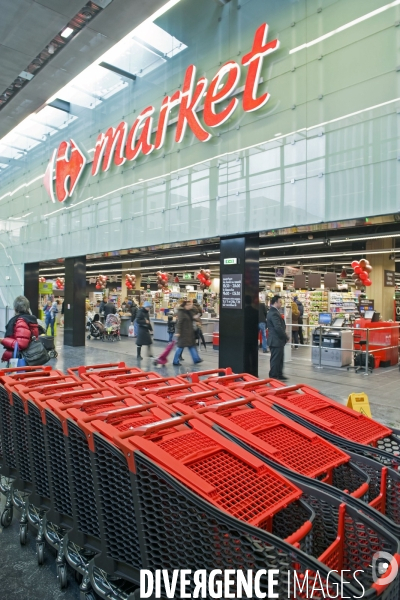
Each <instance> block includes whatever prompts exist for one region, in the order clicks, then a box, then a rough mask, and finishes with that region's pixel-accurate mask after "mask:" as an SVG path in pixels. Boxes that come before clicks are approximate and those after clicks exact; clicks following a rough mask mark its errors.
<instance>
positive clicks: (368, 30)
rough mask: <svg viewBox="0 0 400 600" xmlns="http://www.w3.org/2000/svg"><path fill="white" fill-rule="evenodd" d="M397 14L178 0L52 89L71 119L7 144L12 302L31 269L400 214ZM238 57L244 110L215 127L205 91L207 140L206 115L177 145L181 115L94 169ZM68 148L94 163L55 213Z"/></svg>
mask: <svg viewBox="0 0 400 600" xmlns="http://www.w3.org/2000/svg"><path fill="white" fill-rule="evenodd" d="M320 8H322V10H319V9H320ZM398 20H400V6H399V5H395V6H393V3H386V2H384V1H382V0H352V1H351V2H349V1H348V0H318V1H317V0H297V1H296V2H294V1H293V0H269V1H268V3H266V2H265V0H242V1H241V2H240V6H239V5H238V3H235V2H230V3H228V4H226V5H225V6H219V5H218V4H217V3H216V2H215V1H214V0H202V2H196V1H195V0H181V1H180V2H178V3H177V4H176V5H175V6H174V7H173V8H171V9H170V10H169V11H168V12H166V13H165V14H164V15H162V16H161V17H160V18H158V19H157V20H156V21H155V22H154V23H151V22H146V23H145V24H143V25H142V26H139V27H138V28H137V29H136V30H134V31H133V32H132V33H131V35H130V36H127V38H125V39H124V40H123V41H122V42H121V43H120V44H118V45H117V46H116V47H115V48H114V49H112V50H111V51H109V52H108V53H107V54H106V55H105V56H104V57H102V61H103V62H105V63H107V65H108V66H107V65H106V66H100V65H99V64H95V65H93V66H91V67H89V68H88V69H86V70H85V71H84V72H83V73H82V74H81V75H80V76H78V77H77V78H75V80H74V81H72V82H71V84H69V85H68V86H66V87H65V88H63V89H62V90H60V92H59V93H58V94H56V95H55V97H56V98H59V99H61V100H64V101H67V102H69V103H70V111H69V112H67V111H65V110H60V109H59V108H55V106H56V105H57V104H55V105H54V106H47V107H46V108H44V109H43V110H42V111H39V112H38V113H37V114H35V115H32V116H31V117H29V118H28V119H25V121H23V122H22V123H21V124H20V125H19V126H18V127H17V128H16V129H15V130H14V131H13V132H11V133H10V134H8V135H7V136H5V138H3V139H2V140H0V276H1V277H2V281H3V282H5V285H4V286H2V296H1V297H0V303H1V302H6V303H8V304H10V303H11V300H12V298H13V296H14V295H15V293H16V290H17V291H18V292H19V291H20V288H19V286H20V285H21V281H22V279H23V277H22V273H23V263H24V262H28V261H29V262H30V261H36V260H46V259H55V258H58V257H65V256H71V255H80V254H87V253H95V252H101V251H106V250H107V251H109V250H117V249H121V248H131V247H141V246H147V245H154V244H160V243H169V242H179V241H183V240H190V239H198V238H203V237H212V236H219V235H230V234H235V233H237V232H244V231H261V230H268V229H276V228H281V227H289V226H292V225H304V224H313V223H320V222H323V221H333V220H334V221H336V220H342V219H349V218H355V217H363V216H372V215H379V214H387V213H391V212H397V211H398V210H399V207H400V202H399V200H400V199H399V173H398V172H399V165H400V163H399V161H398V155H399V154H400V150H399V147H398V146H399V143H398V138H399V136H398V128H399V118H400V117H399V114H398V112H397V111H398V110H400V90H399V83H398V77H399V74H398V72H397V68H398V64H399V56H398V51H397V48H398V46H399V41H400V40H399V36H400V28H399V27H396V26H395V23H396V21H398ZM265 22H267V23H268V26H269V31H268V39H267V40H266V41H268V42H272V41H273V40H275V39H278V40H279V42H280V47H279V49H278V50H276V51H274V52H272V53H271V54H269V55H267V56H266V57H265V58H264V60H263V64H262V68H261V72H260V76H261V79H260V84H259V86H258V88H257V89H256V91H255V93H254V97H257V98H259V97H261V96H262V95H263V94H264V93H266V92H268V93H269V94H270V98H269V100H268V102H267V103H266V104H264V106H262V107H261V108H259V109H258V110H254V111H251V112H250V111H246V110H244V102H243V98H244V89H245V86H246V81H247V74H248V71H249V67H248V66H243V64H242V60H244V57H245V56H246V55H247V54H248V53H249V52H250V50H251V49H252V47H253V43H254V39H255V33H256V31H257V29H258V28H259V27H260V26H261V25H262V24H263V23H265ZM227 61H235V62H237V63H238V65H239V68H240V75H239V78H238V81H237V85H236V88H235V89H234V91H233V95H231V96H230V97H229V98H227V99H225V100H224V101H223V102H221V103H218V104H216V105H215V112H216V113H219V112H220V111H222V110H223V109H224V108H226V106H227V105H228V103H229V102H230V101H231V100H232V98H235V99H237V101H238V102H237V106H236V109H235V110H234V112H233V114H231V116H229V118H227V119H226V120H225V121H224V122H223V123H222V124H220V125H219V126H217V127H210V126H207V124H206V116H205V112H204V101H205V100H206V97H205V95H204V96H202V97H199V101H198V107H197V108H198V110H197V112H196V116H197V119H198V121H199V123H200V126H201V127H202V129H203V130H204V131H206V132H208V133H209V134H211V138H210V139H209V140H208V141H204V142H202V141H200V140H199V139H198V137H196V135H194V133H193V131H192V127H193V123H194V122H195V117H194V115H193V116H192V120H191V121H190V122H189V124H188V125H187V127H186V132H185V133H184V135H183V136H181V139H180V136H179V133H178V126H179V114H180V111H182V108H179V106H174V107H172V108H171V110H170V112H169V116H168V119H169V121H168V126H167V127H166V134H165V139H164V143H163V144H159V145H158V147H157V148H155V149H153V150H152V151H151V152H147V153H145V154H144V153H143V152H141V153H139V155H138V156H137V157H134V158H133V159H132V160H130V159H129V157H128V156H126V158H127V160H126V161H125V162H123V161H120V162H123V164H120V165H117V164H115V161H114V157H117V156H118V143H117V141H116V140H115V144H114V147H113V149H114V153H113V152H111V164H110V166H109V168H108V170H106V171H105V170H103V168H102V167H103V162H102V161H101V162H100V168H99V170H98V173H97V174H96V175H92V161H93V158H94V155H95V147H96V140H97V138H98V136H99V134H101V133H106V131H107V130H108V129H109V128H110V127H114V128H116V127H117V126H118V125H119V123H121V122H122V121H124V122H126V123H127V133H128V132H129V131H130V130H131V127H132V125H133V124H134V122H135V120H136V119H138V117H139V116H140V115H141V113H142V111H143V109H145V108H146V107H153V108H154V111H153V113H152V114H151V115H150V120H149V121H148V122H147V127H148V129H149V132H150V133H149V136H150V143H152V144H155V143H156V139H157V138H156V135H157V127H158V123H159V114H160V107H161V105H162V103H163V102H166V101H167V100H168V98H167V96H169V97H172V96H173V94H174V93H175V92H178V93H179V92H181V93H182V92H183V91H184V90H185V73H186V72H187V69H188V67H189V66H190V65H195V67H196V75H195V78H194V84H195V83H196V82H197V81H198V80H201V78H206V79H207V84H204V89H203V92H202V93H203V94H205V91H206V90H207V89H208V87H207V86H209V85H210V83H211V82H212V80H213V79H214V77H215V76H216V74H217V72H218V70H219V69H220V68H221V66H222V65H224V64H225V63H226V62H227ZM245 62H246V61H245ZM110 65H111V67H112V66H114V67H118V68H119V69H122V70H123V71H126V72H127V73H128V75H129V74H131V75H136V79H135V80H133V79H132V78H130V77H129V76H124V75H121V74H118V73H116V72H114V71H112V70H110V68H109V66H110ZM226 81H227V75H225V76H224V78H222V79H221V80H220V81H219V85H220V86H221V85H224V83H226ZM186 84H187V82H186ZM247 85H249V83H248V82H247ZM217 89H218V90H220V89H221V87H219V88H218V87H217ZM181 106H182V105H181ZM182 114H183V113H182ZM182 114H181V116H182ZM143 125H144V123H143V120H142V122H140V123H139V128H138V130H137V137H136V139H137V138H139V137H140V136H141V132H142V141H143V139H144V137H145V136H144V134H143ZM111 132H112V130H111ZM131 137H132V136H131ZM64 140H65V141H68V142H69V141H70V140H73V141H74V142H75V143H76V144H77V146H78V148H79V149H80V150H81V151H82V152H83V154H84V155H85V156H86V158H87V165H86V168H85V170H84V172H83V174H82V176H81V178H80V180H79V182H78V184H77V186H76V189H75V191H74V193H73V195H72V197H71V198H68V199H67V200H66V201H65V202H64V203H59V202H56V203H54V204H53V203H52V202H51V200H50V198H49V196H48V194H47V192H46V190H45V188H44V184H43V177H44V174H45V171H46V168H47V166H48V164H49V161H50V158H51V157H52V155H53V152H54V150H56V149H57V148H58V146H59V144H60V143H61V142H62V141H64ZM177 140H178V141H177ZM128 141H129V138H128ZM110 145H112V144H111V142H110ZM133 145H134V144H133ZM132 147H133V146H132V144H131V149H132ZM128 149H129V148H128ZM142 149H143V147H142ZM125 152H126V150H125V147H124V146H122V153H121V156H122V157H124V156H125ZM117 162H118V161H117ZM52 185H53V186H54V181H52ZM6 276H10V279H9V280H8V279H7V280H6V279H5V277H6Z"/></svg>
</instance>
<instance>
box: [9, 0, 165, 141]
mask: <svg viewBox="0 0 400 600" xmlns="http://www.w3.org/2000/svg"><path fill="white" fill-rule="evenodd" d="M87 4H93V5H96V7H98V8H99V9H100V10H98V11H97V10H96V11H95V13H96V14H95V16H94V17H93V18H92V17H91V18H90V19H88V24H86V25H85V26H82V27H81V29H80V30H79V32H78V33H76V34H75V35H73V36H72V39H71V40H70V41H69V42H68V43H66V44H65V45H63V47H62V48H61V49H60V50H59V51H57V52H55V53H54V55H53V56H51V60H48V61H44V64H43V65H41V68H40V69H38V70H37V72H35V74H34V76H33V77H32V78H31V79H29V80H28V82H27V83H26V80H23V78H22V83H23V85H22V84H21V86H20V89H19V91H18V93H16V94H13V95H12V98H11V99H9V100H8V101H7V103H6V104H5V106H4V108H3V109H2V110H1V111H0V139H1V138H2V137H3V136H4V135H6V134H7V133H8V132H9V131H11V130H12V129H13V128H14V127H16V126H17V125H18V124H19V123H20V122H21V121H22V120H23V119H25V118H26V117H27V116H29V115H30V114H32V113H34V112H35V111H37V110H38V109H40V107H42V106H43V105H44V104H45V103H46V102H47V101H48V99H49V98H51V97H52V96H54V94H56V93H57V92H58V90H60V89H61V88H62V87H64V86H65V85H66V84H68V83H69V82H70V81H71V80H72V79H73V78H74V77H76V76H77V75H78V74H79V73H81V72H82V71H83V70H84V69H85V68H86V67H88V66H89V65H91V64H92V63H93V62H94V61H95V60H97V59H98V58H99V57H100V56H102V55H103V54H104V53H105V52H106V51H107V50H109V49H110V48H111V47H112V46H114V45H115V44H116V43H117V42H119V41H120V40H121V39H122V38H123V37H124V36H125V35H127V34H128V33H129V32H130V31H131V30H132V29H133V28H134V27H136V26H137V25H139V24H140V23H142V22H143V21H144V20H145V19H146V18H147V17H149V16H150V15H151V14H153V13H154V12H155V11H156V10H158V9H160V8H161V7H162V6H163V5H164V4H165V0H146V1H145V2H143V0H111V1H110V0H92V2H89V3H88V2H87V1H86V2H85V0H68V1H66V0H0V15H1V19H0V41H1V43H0V95H1V94H2V93H3V92H4V91H5V90H7V89H8V88H9V87H10V86H12V85H13V83H14V82H16V81H18V80H19V79H20V75H21V73H23V72H25V73H26V72H27V71H26V69H27V68H28V67H29V65H31V64H32V62H33V61H35V60H36V59H37V58H38V57H39V58H40V56H41V55H42V54H43V56H44V57H45V55H46V53H47V54H48V47H49V45H50V44H51V43H52V42H53V43H54V40H57V36H59V35H60V32H62V31H63V30H64V29H65V28H66V27H67V26H68V25H69V24H70V23H71V22H75V21H74V19H76V18H77V16H78V15H80V14H81V13H82V14H83V15H84V14H85V7H86V5H87Z"/></svg>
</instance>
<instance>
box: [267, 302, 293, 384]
mask: <svg viewBox="0 0 400 600" xmlns="http://www.w3.org/2000/svg"><path fill="white" fill-rule="evenodd" d="M281 307H282V300H281V298H280V296H274V297H273V298H272V300H271V306H270V309H269V311H268V316H267V325H268V345H269V347H270V349H271V363H270V371H269V376H270V377H272V378H273V379H280V380H281V381H286V379H287V377H284V376H283V354H284V349H285V345H286V343H287V341H288V336H287V335H286V323H285V321H284V319H283V318H282V315H281V313H280V311H279V309H280V308H281Z"/></svg>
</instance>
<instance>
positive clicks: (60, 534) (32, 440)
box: [13, 375, 101, 587]
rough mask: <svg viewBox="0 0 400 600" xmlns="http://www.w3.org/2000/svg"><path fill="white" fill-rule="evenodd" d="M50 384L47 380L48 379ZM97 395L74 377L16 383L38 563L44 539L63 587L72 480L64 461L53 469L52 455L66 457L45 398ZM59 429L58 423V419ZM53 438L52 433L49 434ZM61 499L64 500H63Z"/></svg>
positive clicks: (15, 391) (16, 396)
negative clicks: (50, 421)
mask: <svg viewBox="0 0 400 600" xmlns="http://www.w3.org/2000/svg"><path fill="white" fill-rule="evenodd" d="M45 383H47V382H45ZM91 393H92V394H96V396H98V397H101V394H100V391H99V390H98V389H97V388H95V387H94V386H93V385H92V384H89V383H85V382H82V381H77V380H76V379H75V377H73V376H70V375H68V376H64V379H62V378H61V377H60V378H59V383H56V384H54V383H52V384H51V385H44V384H43V383H42V385H41V386H38V385H35V386H34V387H32V388H30V387H28V386H26V385H20V384H19V385H16V386H15V387H14V388H13V397H14V399H15V400H16V401H17V400H18V401H19V402H21V403H22V405H23V410H24V414H25V415H26V419H27V433H28V456H29V457H30V459H31V472H32V488H33V489H32V494H31V496H30V498H29V500H30V502H29V505H28V509H27V517H28V520H29V523H30V524H31V525H33V526H34V527H35V528H36V529H37V530H38V533H37V538H36V552H37V560H38V564H39V565H41V564H43V561H44V548H45V540H46V541H47V542H48V543H49V544H50V545H51V546H52V547H53V548H54V549H55V551H56V552H57V562H56V565H57V575H58V579H59V582H60V586H61V587H64V586H65V585H66V567H65V559H64V546H65V539H66V537H65V536H66V534H67V531H68V529H71V528H72V526H73V521H72V515H71V511H70V490H69V481H68V479H66V478H65V476H66V469H65V465H64V463H63V462H62V461H60V463H59V464H58V465H57V467H56V468H54V469H51V464H52V461H51V458H52V456H56V458H57V457H59V456H60V455H61V456H62V457H63V452H62V447H61V446H60V445H59V444H57V440H56V442H55V444H53V445H51V440H50V441H49V439H48V435H47V434H48V432H49V429H50V431H51V424H50V426H49V427H48V423H47V420H46V418H47V415H46V413H45V405H46V401H47V399H49V398H54V397H55V396H56V397H58V398H59V399H61V398H63V396H64V395H65V394H72V395H74V396H79V397H81V396H82V395H85V396H87V395H89V394H91ZM55 428H56V430H57V423H56V422H55ZM50 437H51V436H50ZM61 498H62V499H61Z"/></svg>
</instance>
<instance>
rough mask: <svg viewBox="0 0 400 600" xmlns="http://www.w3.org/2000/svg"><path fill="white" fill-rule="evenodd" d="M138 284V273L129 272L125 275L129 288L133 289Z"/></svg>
mask: <svg viewBox="0 0 400 600" xmlns="http://www.w3.org/2000/svg"><path fill="white" fill-rule="evenodd" d="M135 284H136V275H129V273H127V274H126V275H125V285H126V287H127V288H128V290H133V288H134V287H135Z"/></svg>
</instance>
